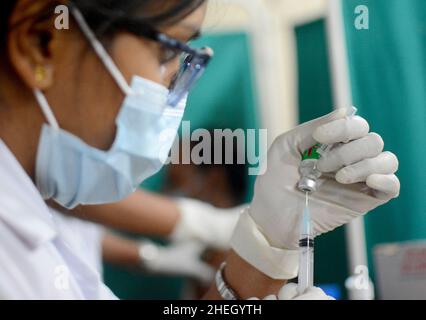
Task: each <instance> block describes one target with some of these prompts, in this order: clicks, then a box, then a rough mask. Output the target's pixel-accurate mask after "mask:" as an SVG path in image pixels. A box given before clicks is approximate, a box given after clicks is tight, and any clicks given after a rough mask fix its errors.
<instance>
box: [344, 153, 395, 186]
mask: <svg viewBox="0 0 426 320" xmlns="http://www.w3.org/2000/svg"><path fill="white" fill-rule="evenodd" d="M397 170H398V158H397V157H396V156H395V155H394V154H393V153H392V152H382V153H381V154H379V155H378V156H376V157H374V158H369V159H364V160H361V161H360V162H357V163H355V164H352V165H349V166H347V167H344V168H343V169H341V170H339V171H338V172H337V174H336V180H337V182H339V183H343V184H351V183H357V182H364V181H366V180H367V178H368V177H369V176H370V175H372V174H383V175H388V174H393V173H395V172H396V171H397Z"/></svg>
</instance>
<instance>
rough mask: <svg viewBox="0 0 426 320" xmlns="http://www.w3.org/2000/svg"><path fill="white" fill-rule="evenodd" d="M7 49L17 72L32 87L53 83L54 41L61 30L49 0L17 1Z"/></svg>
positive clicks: (10, 23)
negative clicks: (57, 26)
mask: <svg viewBox="0 0 426 320" xmlns="http://www.w3.org/2000/svg"><path fill="white" fill-rule="evenodd" d="M9 29H10V32H9V35H8V40H7V48H8V54H9V60H10V63H11V65H12V66H13V68H14V70H15V72H16V73H17V75H18V76H19V78H20V79H21V80H22V82H23V83H24V84H26V85H27V86H28V87H29V88H30V89H36V88H37V89H40V90H46V89H48V88H49V87H50V86H51V85H52V84H53V74H54V70H53V69H54V68H53V63H52V50H51V44H52V41H53V39H54V37H55V36H57V32H58V30H56V29H55V26H54V7H53V6H52V5H51V4H50V5H46V1H31V0H18V1H17V4H16V6H15V8H14V10H13V12H12V14H11V16H10V20H9Z"/></svg>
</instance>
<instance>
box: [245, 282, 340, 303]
mask: <svg viewBox="0 0 426 320" xmlns="http://www.w3.org/2000/svg"><path fill="white" fill-rule="evenodd" d="M248 300H260V299H259V298H250V299H248ZM262 300H335V299H334V298H333V297H331V296H328V295H326V294H325V292H324V291H322V290H321V289H320V288H318V287H312V288H309V289H307V290H306V291H305V292H304V293H303V294H301V295H299V292H298V291H297V284H296V283H288V284H286V285H285V286H283V287H282V288H281V290H280V292H279V293H278V296H276V295H269V296H266V297H265V298H263V299H262Z"/></svg>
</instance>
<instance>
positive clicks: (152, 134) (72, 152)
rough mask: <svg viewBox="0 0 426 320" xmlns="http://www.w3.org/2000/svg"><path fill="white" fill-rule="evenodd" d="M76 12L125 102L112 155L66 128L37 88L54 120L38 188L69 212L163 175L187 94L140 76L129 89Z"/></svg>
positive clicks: (42, 145) (41, 151)
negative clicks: (163, 166)
mask: <svg viewBox="0 0 426 320" xmlns="http://www.w3.org/2000/svg"><path fill="white" fill-rule="evenodd" d="M72 12H73V15H74V17H75V19H76V21H77V23H78V25H79V26H80V28H81V30H82V31H83V33H84V35H85V36H86V37H87V39H88V40H89V41H90V43H91V45H92V46H93V48H94V50H95V51H96V53H97V55H98V56H99V58H100V59H101V60H102V62H103V63H104V65H105V67H106V68H107V69H108V71H109V72H110V73H111V75H112V77H113V78H114V79H115V81H116V82H117V85H118V86H119V87H120V89H121V90H122V91H123V92H124V94H125V99H124V102H123V104H122V106H121V108H120V111H119V114H118V116H117V118H116V125H117V135H116V138H115V141H114V143H113V145H112V147H111V148H110V150H109V151H102V150H99V149H96V148H94V147H91V146H89V145H88V144H86V143H85V142H84V141H82V140H81V139H80V138H78V137H77V136H75V135H73V134H71V133H69V132H67V131H65V130H62V129H61V128H60V127H59V125H58V123H57V121H56V119H55V117H54V115H53V113H52V109H51V108H50V106H49V104H48V102H47V100H46V98H45V96H44V95H43V93H42V92H41V91H40V90H35V92H34V94H35V97H36V99H37V101H38V103H39V105H40V107H41V109H42V111H43V113H44V115H45V117H46V119H47V121H48V124H44V125H43V128H42V132H41V137H40V141H39V146H38V153H37V161H36V185H37V188H38V189H39V191H40V193H41V195H42V196H43V198H44V199H53V200H55V201H56V202H58V203H59V204H60V205H62V206H64V207H66V208H73V207H75V206H77V205H79V204H101V203H108V202H115V201H119V200H121V199H123V198H125V197H126V196H128V195H129V194H131V193H132V192H133V191H135V189H136V188H137V187H138V186H139V184H140V183H141V182H142V181H143V180H145V179H147V178H148V177H150V176H152V175H154V174H155V173H156V172H158V171H159V170H160V169H161V167H162V165H163V163H164V162H165V160H166V159H167V157H168V153H169V151H170V149H171V146H172V144H173V141H174V139H175V136H176V134H177V130H178V128H179V125H180V123H181V120H182V117H183V113H184V109H185V106H186V96H187V92H185V93H183V92H180V93H179V95H178V97H179V98H178V99H176V97H177V96H176V92H175V93H173V92H170V91H169V90H168V89H167V88H166V87H164V86H162V85H160V84H157V83H155V82H152V81H149V80H146V79H144V78H142V77H140V76H137V75H134V76H133V78H132V81H131V85H130V87H129V85H128V84H127V82H126V80H125V79H124V77H123V75H122V73H121V72H120V71H119V70H118V68H117V66H116V65H115V64H114V62H113V60H112V58H111V57H110V56H109V55H108V53H107V52H106V50H105V49H104V47H103V46H102V44H101V43H100V42H99V41H98V39H97V38H96V37H95V35H94V33H93V32H92V30H91V29H90V28H89V26H88V24H87V23H86V21H85V20H84V18H83V16H82V15H81V14H80V12H79V11H78V9H77V8H75V7H73V8H72ZM171 96H172V98H173V99H172V100H173V101H172V102H170V101H171Z"/></svg>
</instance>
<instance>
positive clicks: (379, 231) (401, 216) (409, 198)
mask: <svg viewBox="0 0 426 320" xmlns="http://www.w3.org/2000/svg"><path fill="white" fill-rule="evenodd" d="M342 2H343V13H344V18H345V24H346V34H347V43H348V53H349V61H350V63H349V65H350V73H351V80H352V91H353V97H354V104H355V105H356V106H357V107H358V108H359V113H360V114H361V115H362V116H364V117H366V118H367V119H368V120H369V121H370V123H371V126H372V128H371V129H372V130H373V131H376V132H378V133H380V134H381V135H382V136H383V138H384V141H385V144H386V145H385V148H386V150H390V151H393V152H394V153H395V154H397V155H398V157H399V160H400V167H399V172H398V176H399V178H400V180H401V195H400V197H399V198H398V199H396V200H393V201H391V202H390V203H389V204H387V205H385V206H382V207H380V208H378V209H377V210H375V211H374V212H372V213H370V214H369V215H368V217H367V218H366V232H367V240H368V248H369V254H370V264H371V262H372V259H371V258H372V256H371V254H372V247H373V246H374V245H376V244H377V243H383V242H394V241H405V240H412V239H422V238H423V239H424V238H426V200H425V199H426V167H425V160H424V144H425V141H426V1H424V0H345V1H342ZM359 5H365V6H367V8H368V9H369V29H368V30H357V29H356V28H355V26H354V19H355V17H356V14H355V13H354V12H355V8H356V7H357V6H359Z"/></svg>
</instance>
